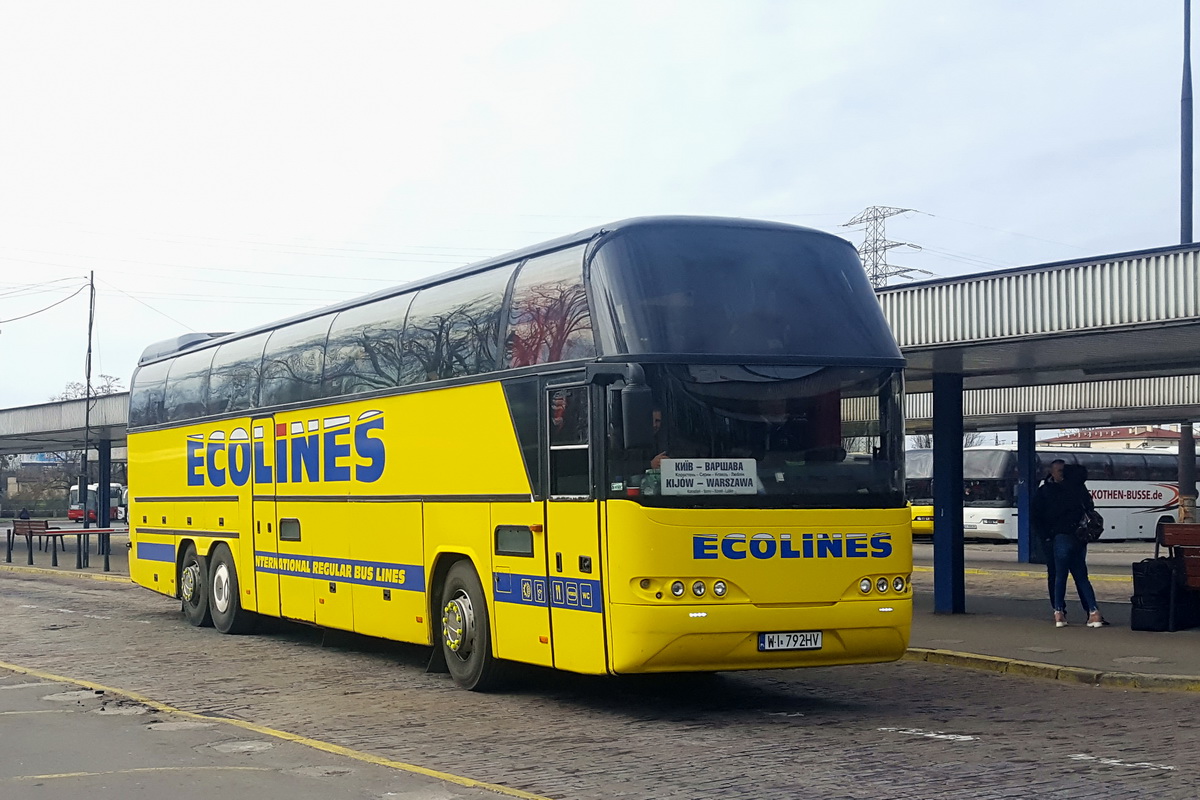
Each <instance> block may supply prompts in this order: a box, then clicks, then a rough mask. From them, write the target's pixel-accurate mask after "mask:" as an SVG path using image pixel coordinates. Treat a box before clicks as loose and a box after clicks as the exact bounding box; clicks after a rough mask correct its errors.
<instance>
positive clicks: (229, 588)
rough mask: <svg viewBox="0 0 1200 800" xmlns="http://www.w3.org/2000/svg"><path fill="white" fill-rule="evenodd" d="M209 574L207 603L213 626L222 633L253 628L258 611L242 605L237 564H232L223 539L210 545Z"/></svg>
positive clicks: (231, 556)
mask: <svg viewBox="0 0 1200 800" xmlns="http://www.w3.org/2000/svg"><path fill="white" fill-rule="evenodd" d="M208 575H209V584H208V585H209V592H208V597H209V600H208V605H209V608H210V609H211V611H212V621H213V627H215V628H216V629H217V630H218V631H220V632H221V633H231V634H242V633H251V632H253V631H254V628H255V625H256V623H257V621H258V615H257V614H255V613H254V612H252V611H247V610H246V609H244V608H242V596H241V590H240V588H239V584H238V577H237V568H236V567H235V566H234V564H233V554H232V553H230V552H229V547H228V546H227V545H226V544H225V543H224V542H222V543H220V544H218V545H217V546H216V547H215V548H214V549H213V554H212V559H211V560H210V561H209V564H208Z"/></svg>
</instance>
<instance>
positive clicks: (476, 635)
mask: <svg viewBox="0 0 1200 800" xmlns="http://www.w3.org/2000/svg"><path fill="white" fill-rule="evenodd" d="M434 576H435V578H434V581H433V585H432V587H431V588H433V591H432V592H431V593H430V596H431V598H437V600H436V602H437V603H438V605H437V607H436V609H435V614H434V620H435V625H434V626H433V627H434V633H435V637H436V638H435V639H434V646H435V648H437V649H438V650H440V652H441V655H442V657H443V658H444V659H445V663H446V668H447V670H448V671H449V673H450V676H451V677H452V678H454V682H455V683H457V684H458V685H459V686H461V687H463V688H464V689H468V690H470V691H476V692H484V691H488V690H490V689H493V688H496V687H497V686H498V685H499V684H500V683H501V682H502V680H503V677H504V676H503V673H504V665H503V662H501V661H500V660H499V659H497V658H496V657H495V655H494V654H493V653H492V626H491V614H490V613H489V610H488V607H487V596H486V595H485V594H484V590H483V583H482V581H481V580H480V578H479V573H478V571H477V570H476V569H475V565H474V563H473V562H472V561H471V559H470V558H468V557H466V556H463V557H459V558H446V559H439V563H438V565H437V566H436V567H435V570H434Z"/></svg>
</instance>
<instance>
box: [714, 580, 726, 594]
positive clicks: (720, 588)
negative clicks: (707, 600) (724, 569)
mask: <svg viewBox="0 0 1200 800" xmlns="http://www.w3.org/2000/svg"><path fill="white" fill-rule="evenodd" d="M727 589H728V587H727V586H726V585H725V581H717V582H716V583H714V584H713V594H715V595H716V596H717V597H724V596H725V592H726V591H727Z"/></svg>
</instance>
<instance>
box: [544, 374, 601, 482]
mask: <svg viewBox="0 0 1200 800" xmlns="http://www.w3.org/2000/svg"><path fill="white" fill-rule="evenodd" d="M549 410H550V418H549V423H548V431H549V437H548V438H549V440H550V495H551V496H552V497H586V496H588V494H589V493H590V491H591V483H592V481H591V467H590V464H591V459H590V457H589V455H588V454H589V450H588V439H589V437H588V419H589V413H588V389H587V387H585V386H578V387H574V388H571V389H558V390H555V391H553V392H551V393H550V403H549Z"/></svg>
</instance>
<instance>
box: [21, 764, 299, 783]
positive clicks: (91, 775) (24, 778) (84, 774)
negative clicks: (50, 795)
mask: <svg viewBox="0 0 1200 800" xmlns="http://www.w3.org/2000/svg"><path fill="white" fill-rule="evenodd" d="M217 771H227V772H275V770H273V769H271V768H269V767H133V768H131V769H110V770H105V771H104V772H59V773H55V774H51V775H16V776H14V777H12V778H8V779H7V780H10V781H48V780H53V779H55V778H97V777H100V776H102V775H134V774H137V773H139V772H217Z"/></svg>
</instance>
